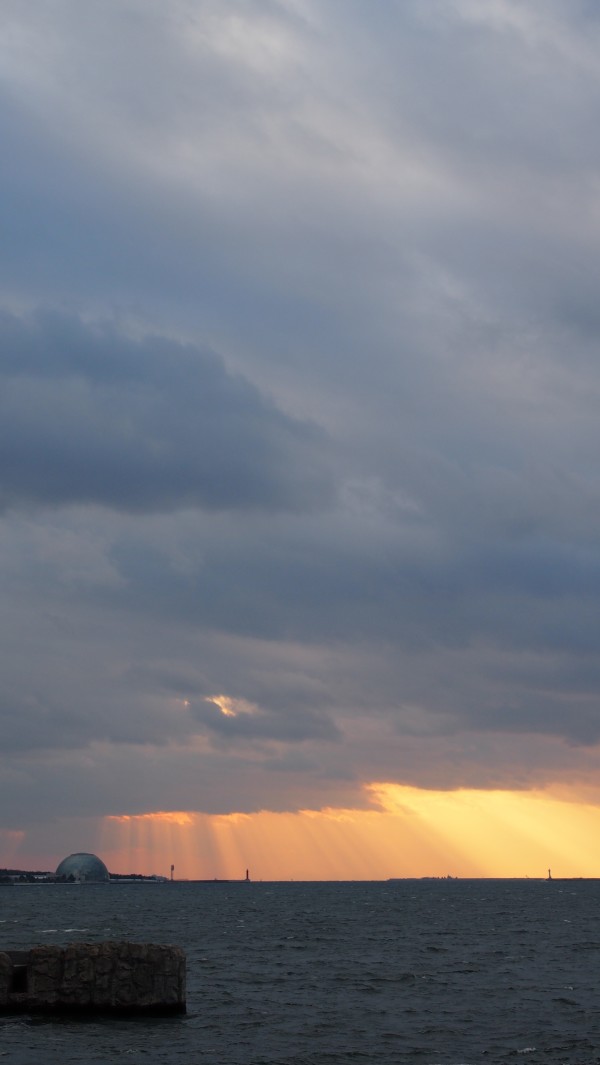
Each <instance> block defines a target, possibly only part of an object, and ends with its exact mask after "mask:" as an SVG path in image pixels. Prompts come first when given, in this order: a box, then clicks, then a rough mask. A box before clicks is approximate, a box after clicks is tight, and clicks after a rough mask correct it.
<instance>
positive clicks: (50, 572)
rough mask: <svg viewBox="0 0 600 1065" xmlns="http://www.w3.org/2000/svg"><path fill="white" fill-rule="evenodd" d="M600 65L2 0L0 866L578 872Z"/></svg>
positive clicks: (400, 1) (589, 686)
mask: <svg viewBox="0 0 600 1065" xmlns="http://www.w3.org/2000/svg"><path fill="white" fill-rule="evenodd" d="M599 56H600V11H599V9H598V5H597V4H595V3H590V2H589V0H545V2H544V4H540V3H539V2H538V0H486V2H485V3H482V2H481V0H377V2H373V3H369V4H364V3H359V2H357V0H226V2H223V0H169V3H168V4H166V3H163V2H162V0H86V3H85V4H83V3H81V0H28V2H27V3H26V4H23V2H22V0H1V2H0V138H1V143H2V146H3V147H2V165H1V166H0V204H1V208H0V226H1V229H0V590H1V594H0V738H1V743H0V866H18V867H22V868H43V869H53V868H55V867H56V865H57V864H58V862H59V861H60V860H61V859H62V858H63V857H64V856H65V855H66V854H68V853H70V852H73V851H78V850H91V851H95V852H96V853H98V854H99V855H100V856H101V857H102V858H103V859H104V860H105V861H106V862H107V864H108V865H109V868H110V869H111V870H112V871H113V872H121V873H126V872H145V873H161V874H165V873H168V871H169V868H170V865H171V864H174V865H175V867H176V875H177V876H181V877H188V878H212V877H237V876H244V875H245V870H246V868H250V872H251V875H252V876H253V878H256V879H263V878H264V879H288V878H294V879H308V880H310V879H316V880H318V879H329V878H332V879H355V878H356V879H379V878H386V877H394V876H398V877H402V876H421V875H427V876H438V875H439V876H444V875H447V874H451V875H459V876H492V875H493V876H545V875H546V874H547V869H548V868H550V867H551V868H552V870H553V874H555V875H565V876H577V875H586V876H588V875H589V876H593V875H598V876H600V845H599V844H598V843H597V840H598V839H599V838H600V835H599V829H600V777H599V769H600V657H599V654H598V652H599V642H600V624H599V620H600V614H599V606H600V552H599V533H600V477H599V468H598V456H599V454H600V418H599V417H598V411H599V401H600V358H599V348H598V339H599V336H600V309H599V303H598V291H599V283H600V141H599V139H598V135H597V131H598V119H599V116H600V60H599V58H598V57H599Z"/></svg>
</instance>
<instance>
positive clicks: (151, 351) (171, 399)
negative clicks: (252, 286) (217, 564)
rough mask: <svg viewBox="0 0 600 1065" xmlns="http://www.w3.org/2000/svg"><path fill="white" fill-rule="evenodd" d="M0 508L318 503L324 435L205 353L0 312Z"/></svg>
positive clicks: (324, 493) (52, 318)
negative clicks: (24, 318) (22, 318)
mask: <svg viewBox="0 0 600 1065" xmlns="http://www.w3.org/2000/svg"><path fill="white" fill-rule="evenodd" d="M0 380H1V382H2V388H1V392H0V506H1V507H2V508H3V509H5V510H6V509H8V508H13V507H18V506H27V505H40V504H41V505H48V506H59V505H64V504H68V503H99V504H103V505H105V506H110V507H115V508H117V509H120V510H129V511H138V512H143V511H146V512H147V511H153V510H172V509H177V508H182V507H194V506H201V507H206V508H209V509H220V508H234V509H239V510H241V511H244V510H248V509H252V508H261V509H266V510H279V509H290V510H298V511H299V510H303V509H305V508H307V509H309V510H310V509H313V508H315V507H319V506H322V505H323V504H325V503H326V502H327V501H328V499H329V498H330V494H331V483H330V480H329V477H328V474H327V471H326V467H325V466H324V461H323V457H322V455H323V452H324V450H325V443H326V441H325V438H324V436H323V435H322V434H320V433H319V432H318V431H317V430H316V428H315V427H313V426H310V425H309V424H308V423H304V424H303V423H301V422H299V421H297V420H294V419H292V418H289V417H287V416H286V415H285V414H283V413H282V412H281V411H280V410H278V409H277V407H276V406H275V404H274V403H272V402H269V401H268V400H267V399H265V398H264V397H263V396H261V394H260V393H259V392H258V390H257V389H256V388H255V387H253V386H252V385H251V384H250V383H249V382H248V381H247V380H244V379H243V378H242V377H241V376H239V375H237V376H232V375H230V374H228V373H227V371H226V369H225V367H224V365H223V363H222V361H221V360H220V359H219V358H218V357H217V356H216V355H214V354H211V353H210V352H206V351H200V350H198V349H194V348H192V347H189V346H184V345H181V344H178V343H176V342H173V341H168V340H163V339H161V338H159V337H146V338H145V339H144V340H142V341H139V342H134V341H130V340H127V339H125V338H124V337H122V336H119V335H118V334H117V333H116V332H115V331H114V330H113V329H110V328H91V327H88V326H86V325H84V324H83V323H82V322H80V321H78V320H75V319H70V318H65V317H61V316H59V315H56V314H50V313H46V314H38V315H36V316H35V317H34V318H32V319H31V320H29V321H21V320H19V319H17V318H15V317H14V316H12V315H8V314H6V313H5V314H3V315H2V316H1V318H0Z"/></svg>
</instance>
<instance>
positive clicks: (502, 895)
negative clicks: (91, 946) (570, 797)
mask: <svg viewBox="0 0 600 1065" xmlns="http://www.w3.org/2000/svg"><path fill="white" fill-rule="evenodd" d="M100 939H133V940H138V941H153V942H163V943H176V944H179V945H180V946H182V947H183V948H184V949H185V950H186V952H187V960H188V1015H187V1016H186V1017H182V1018H176V1019H168V1020H160V1021H159V1020H157V1021H147V1020H136V1021H124V1020H123V1021H86V1022H77V1023H74V1022H67V1021H48V1020H44V1021H40V1020H33V1019H29V1018H2V1019H0V1055H3V1056H5V1057H6V1058H7V1060H8V1061H10V1062H11V1065H12V1063H14V1065H30V1063H31V1062H33V1061H42V1062H45V1063H48V1065H54V1063H59V1062H60V1063H69V1062H86V1063H102V1065H106V1063H107V1062H118V1061H120V1060H121V1059H123V1060H124V1061H132V1062H135V1061H136V1060H139V1061H140V1062H148V1063H150V1062H171V1063H173V1065H178V1063H183V1062H186V1063H196V1062H199V1063H200V1062H201V1063H202V1065H217V1063H218V1065H275V1063H277V1065H342V1063H346V1062H357V1063H365V1065H368V1063H372V1062H378V1063H382V1065H384V1063H385V1065H393V1063H402V1065H408V1063H413V1062H414V1063H415V1065H420V1063H424V1065H463V1063H464V1065H475V1063H481V1065H496V1063H500V1062H513V1061H514V1062H519V1061H522V1060H525V1061H526V1062H527V1065H534V1063H536V1062H543V1063H545V1065H555V1063H565V1065H592V1063H597V1062H600V987H599V986H598V985H599V983H600V979H599V978H600V883H599V882H596V881H574V882H559V881H554V882H552V883H545V882H543V881H542V882H540V881H400V882H396V883H369V884H361V883H357V884H352V883H348V884H258V883H257V884H254V883H252V884H244V883H240V884H191V883H190V884H186V883H175V884H108V885H98V886H92V885H81V886H77V885H73V886H66V885H65V886H49V885H40V886H23V887H21V886H19V887H15V888H2V889H0V947H3V948H5V949H11V948H12V949H15V948H23V947H28V946H32V945H35V944H39V943H60V944H65V943H68V942H74V941H77V940H82V941H92V940H100Z"/></svg>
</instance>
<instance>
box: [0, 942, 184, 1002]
mask: <svg viewBox="0 0 600 1065" xmlns="http://www.w3.org/2000/svg"><path fill="white" fill-rule="evenodd" d="M185 979H186V970H185V954H184V952H183V950H182V949H181V948H180V947H173V946H164V945H160V944H155V943H129V942H104V943H72V944H70V945H68V946H66V947H56V946H41V947H32V948H31V950H28V951H4V952H0V1012H2V1013H82V1014H85V1013H113V1014H115V1013H117V1014H143V1013H146V1014H152V1015H158V1014H169V1013H185V1009H186V998H185V995H186V989H185Z"/></svg>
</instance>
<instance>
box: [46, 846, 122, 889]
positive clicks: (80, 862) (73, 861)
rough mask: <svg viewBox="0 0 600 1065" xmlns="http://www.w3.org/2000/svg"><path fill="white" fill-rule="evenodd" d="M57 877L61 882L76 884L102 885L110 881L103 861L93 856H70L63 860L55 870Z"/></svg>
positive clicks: (84, 854) (83, 854) (81, 854)
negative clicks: (71, 881) (74, 882)
mask: <svg viewBox="0 0 600 1065" xmlns="http://www.w3.org/2000/svg"><path fill="white" fill-rule="evenodd" d="M55 875H56V876H57V877H60V878H61V880H74V881H76V882H77V883H78V884H80V883H82V882H83V881H85V882H86V883H92V884H102V883H105V882H106V881H107V880H109V879H110V877H109V873H108V869H107V868H106V866H105V864H104V862H103V861H101V860H100V858H98V857H96V855H95V854H86V853H84V852H81V853H78V854H70V855H69V857H68V858H63V860H62V862H61V863H60V865H59V866H58V868H57V870H56V874H55Z"/></svg>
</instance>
